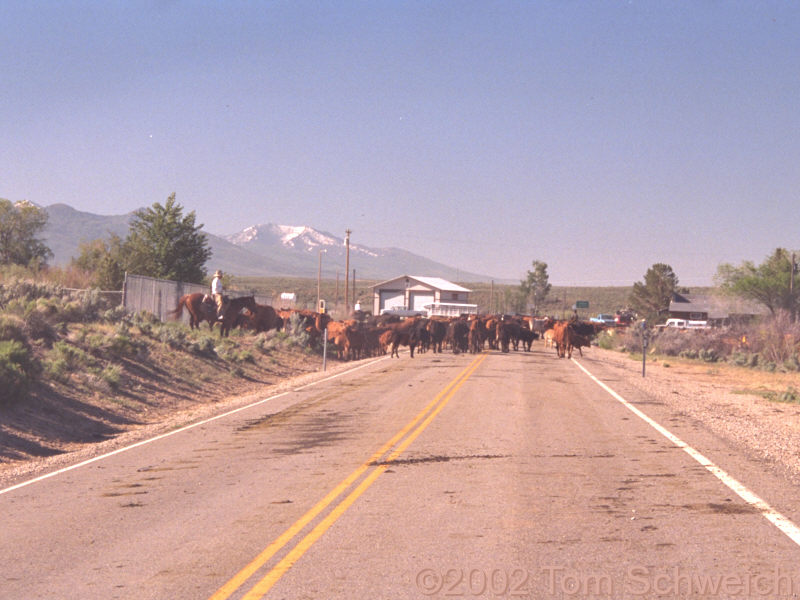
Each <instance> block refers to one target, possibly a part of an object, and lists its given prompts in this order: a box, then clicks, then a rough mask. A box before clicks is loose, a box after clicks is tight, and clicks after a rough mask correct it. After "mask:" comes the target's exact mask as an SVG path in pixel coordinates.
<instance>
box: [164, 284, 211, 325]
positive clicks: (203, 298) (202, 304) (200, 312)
mask: <svg viewBox="0 0 800 600" xmlns="http://www.w3.org/2000/svg"><path fill="white" fill-rule="evenodd" d="M184 307H185V308H186V310H187V312H188V313H189V327H191V328H192V329H194V328H195V327H200V323H202V322H203V321H208V327H209V328H210V329H214V323H216V322H217V307H216V305H215V304H214V300H213V299H212V298H211V296H209V295H207V294H201V293H199V292H196V293H194V294H186V295H185V296H181V297H180V298H179V299H178V306H176V307H175V310H171V311H169V314H170V316H171V317H172V318H174V319H179V318H180V317H181V315H183V309H184Z"/></svg>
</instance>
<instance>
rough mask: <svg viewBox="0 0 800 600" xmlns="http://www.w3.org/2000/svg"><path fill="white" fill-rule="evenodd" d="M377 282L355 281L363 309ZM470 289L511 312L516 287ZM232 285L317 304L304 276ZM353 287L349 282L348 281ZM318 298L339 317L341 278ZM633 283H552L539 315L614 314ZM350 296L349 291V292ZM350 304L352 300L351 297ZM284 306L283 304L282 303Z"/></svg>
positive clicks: (313, 286)
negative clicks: (583, 304)
mask: <svg viewBox="0 0 800 600" xmlns="http://www.w3.org/2000/svg"><path fill="white" fill-rule="evenodd" d="M376 283H379V282H378V281H373V280H357V281H356V285H355V291H356V293H355V297H356V299H357V300H358V301H359V302H360V303H361V305H362V306H363V307H364V308H369V307H371V306H372V289H371V286H373V285H375V284H376ZM458 283H459V285H462V286H464V287H466V288H468V289H470V290H472V294H470V302H471V303H473V304H477V305H478V310H479V311H480V312H514V310H513V306H514V302H513V297H514V294H515V293H516V291H517V289H518V286H513V285H497V284H495V285H494V286H492V285H491V284H488V283H470V282H458ZM233 285H234V286H235V287H237V288H240V289H247V290H253V291H254V292H256V293H258V294H263V295H265V296H268V297H272V298H274V300H273V306H276V307H280V306H281V304H282V301H281V299H280V295H281V293H284V292H291V293H294V294H296V297H297V300H296V303H295V306H296V307H297V308H309V309H313V308H315V307H316V303H317V280H316V279H303V278H279V277H237V278H236V279H235V280H234V281H233ZM350 285H351V290H352V282H351V284H350ZM319 288H320V297H321V298H324V299H325V300H326V302H327V305H328V308H329V310H331V311H332V312H333V313H334V316H336V317H337V318H339V314H337V313H341V309H342V307H343V304H344V280H343V279H342V280H340V281H338V282H337V281H336V280H330V279H323V280H322V281H320V285H319ZM632 289H633V286H626V287H560V286H553V288H552V289H551V291H550V294H549V295H548V297H547V301H546V302H545V305H544V306H543V307H542V308H541V310H540V311H539V312H540V313H542V314H548V315H554V316H559V317H560V316H565V315H571V314H572V306H573V304H575V302H576V301H578V300H585V301H587V302H589V308H588V309H581V310H580V311H578V314H579V315H580V316H581V317H582V318H588V317H591V316H594V315H596V314H598V313H613V312H614V311H616V310H618V309H620V308H625V307H627V306H628V296H629V295H630V293H631V290H632ZM708 291H709V288H697V289H693V290H692V292H694V293H707V292H708ZM349 295H350V296H352V291H351V294H349ZM351 303H352V300H351ZM283 304H284V305H285V304H286V303H285V302H283Z"/></svg>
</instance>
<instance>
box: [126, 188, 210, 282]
mask: <svg viewBox="0 0 800 600" xmlns="http://www.w3.org/2000/svg"><path fill="white" fill-rule="evenodd" d="M202 227H203V226H202V225H197V226H195V214H194V211H192V212H190V213H189V214H187V215H186V216H184V215H183V207H182V206H181V205H180V204H178V203H177V202H176V201H175V194H174V193H173V194H171V195H170V197H169V198H168V199H167V202H166V204H165V205H164V206H162V205H161V204H159V203H158V202H156V203H155V204H153V206H151V207H150V208H145V209H142V210H139V211H137V212H136V213H134V218H133V221H132V222H131V226H130V230H129V232H128V237H127V238H126V239H125V243H124V249H123V251H124V255H125V266H126V268H127V270H128V271H131V272H134V273H137V274H139V275H147V276H150V277H158V278H162V279H174V280H176V281H187V282H192V283H203V281H204V279H205V277H206V269H205V264H206V261H208V259H209V258H210V257H211V249H210V248H209V247H208V239H207V238H206V235H205V234H204V233H202V232H201V231H200V230H201V229H202Z"/></svg>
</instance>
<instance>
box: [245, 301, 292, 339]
mask: <svg viewBox="0 0 800 600" xmlns="http://www.w3.org/2000/svg"><path fill="white" fill-rule="evenodd" d="M245 313H246V319H245V323H246V324H247V325H248V326H249V327H250V328H251V329H253V330H254V331H255V332H256V333H261V332H262V331H269V330H270V329H281V328H282V327H283V321H282V320H281V318H280V317H279V316H278V313H277V312H276V311H275V309H274V308H272V307H271V306H269V305H265V304H256V309H255V310H254V311H251V310H248V309H245Z"/></svg>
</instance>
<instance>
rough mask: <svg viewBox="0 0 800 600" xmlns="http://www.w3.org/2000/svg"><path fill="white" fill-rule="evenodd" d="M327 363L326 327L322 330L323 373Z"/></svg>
mask: <svg viewBox="0 0 800 600" xmlns="http://www.w3.org/2000/svg"><path fill="white" fill-rule="evenodd" d="M327 361H328V326H327V325H325V329H323V330H322V372H323V373H324V372H325V369H326V366H327Z"/></svg>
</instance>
